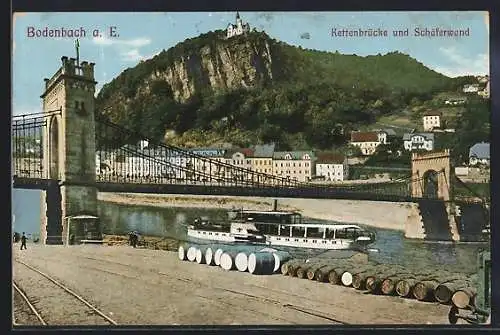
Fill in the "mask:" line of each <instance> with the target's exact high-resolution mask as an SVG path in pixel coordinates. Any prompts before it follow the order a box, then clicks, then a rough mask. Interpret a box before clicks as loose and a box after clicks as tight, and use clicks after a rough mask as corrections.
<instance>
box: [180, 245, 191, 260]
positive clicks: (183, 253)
mask: <svg viewBox="0 0 500 335" xmlns="http://www.w3.org/2000/svg"><path fill="white" fill-rule="evenodd" d="M188 248H189V246H187V245H186V244H181V245H179V249H177V255H178V257H179V259H180V260H181V261H185V260H187V249H188Z"/></svg>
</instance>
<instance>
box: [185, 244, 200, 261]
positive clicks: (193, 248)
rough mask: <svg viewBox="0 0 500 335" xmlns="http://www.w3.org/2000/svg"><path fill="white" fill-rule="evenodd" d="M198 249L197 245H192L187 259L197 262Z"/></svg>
mask: <svg viewBox="0 0 500 335" xmlns="http://www.w3.org/2000/svg"><path fill="white" fill-rule="evenodd" d="M197 249H198V248H197V247H196V246H195V245H191V246H190V247H189V248H188V250H187V254H186V256H187V259H188V261H190V262H194V261H195V260H196V250H197Z"/></svg>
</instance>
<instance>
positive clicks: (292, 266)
mask: <svg viewBox="0 0 500 335" xmlns="http://www.w3.org/2000/svg"><path fill="white" fill-rule="evenodd" d="M287 264H288V275H289V276H290V277H296V276H297V270H298V269H299V268H300V266H302V265H304V264H306V262H305V260H304V259H297V260H294V261H293V262H289V263H287Z"/></svg>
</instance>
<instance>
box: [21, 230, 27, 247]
mask: <svg viewBox="0 0 500 335" xmlns="http://www.w3.org/2000/svg"><path fill="white" fill-rule="evenodd" d="M23 247H24V249H25V250H26V235H25V234H24V232H23V236H21V250H23Z"/></svg>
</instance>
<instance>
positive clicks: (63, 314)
mask: <svg viewBox="0 0 500 335" xmlns="http://www.w3.org/2000/svg"><path fill="white" fill-rule="evenodd" d="M14 261H15V262H17V263H19V264H22V265H23V266H24V269H28V270H29V271H31V272H35V273H37V274H38V275H39V276H40V277H42V278H43V279H44V280H43V279H42V280H41V281H40V280H39V281H37V282H36V284H37V291H38V292H37V296H39V298H38V299H35V298H30V297H29V294H26V293H25V291H23V290H22V289H21V287H22V284H19V283H20V282H22V280H17V283H16V282H15V281H13V283H12V285H13V287H14V290H15V291H16V292H17V293H18V294H19V295H20V296H21V298H22V299H23V300H24V302H25V303H26V305H27V306H28V307H29V309H30V311H31V313H32V314H33V315H34V316H36V318H37V320H38V322H39V323H40V325H44V326H45V325H72V324H75V325H117V322H116V321H115V320H113V319H111V318H110V317H109V316H107V315H106V314H105V313H104V312H103V311H101V310H100V309H98V308H97V307H95V306H94V305H92V304H91V303H90V302H89V301H87V300H86V299H84V298H83V297H81V296H80V295H78V294H77V293H75V292H74V291H72V290H71V289H70V288H68V287H67V286H66V285H64V284H62V283H61V282H59V281H58V280H56V279H54V278H52V277H51V276H49V275H48V274H47V273H44V272H42V271H40V270H38V269H37V268H35V267H33V266H31V265H29V264H27V263H25V262H23V261H21V260H19V259H15V260H14ZM55 292H57V295H55ZM61 292H64V293H65V294H63V295H61V294H60V293H61ZM44 298H45V299H44ZM55 298H56V299H57V302H56V299H55ZM61 300H62V306H58V305H59V304H61ZM14 325H19V323H15V324H14Z"/></svg>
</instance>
